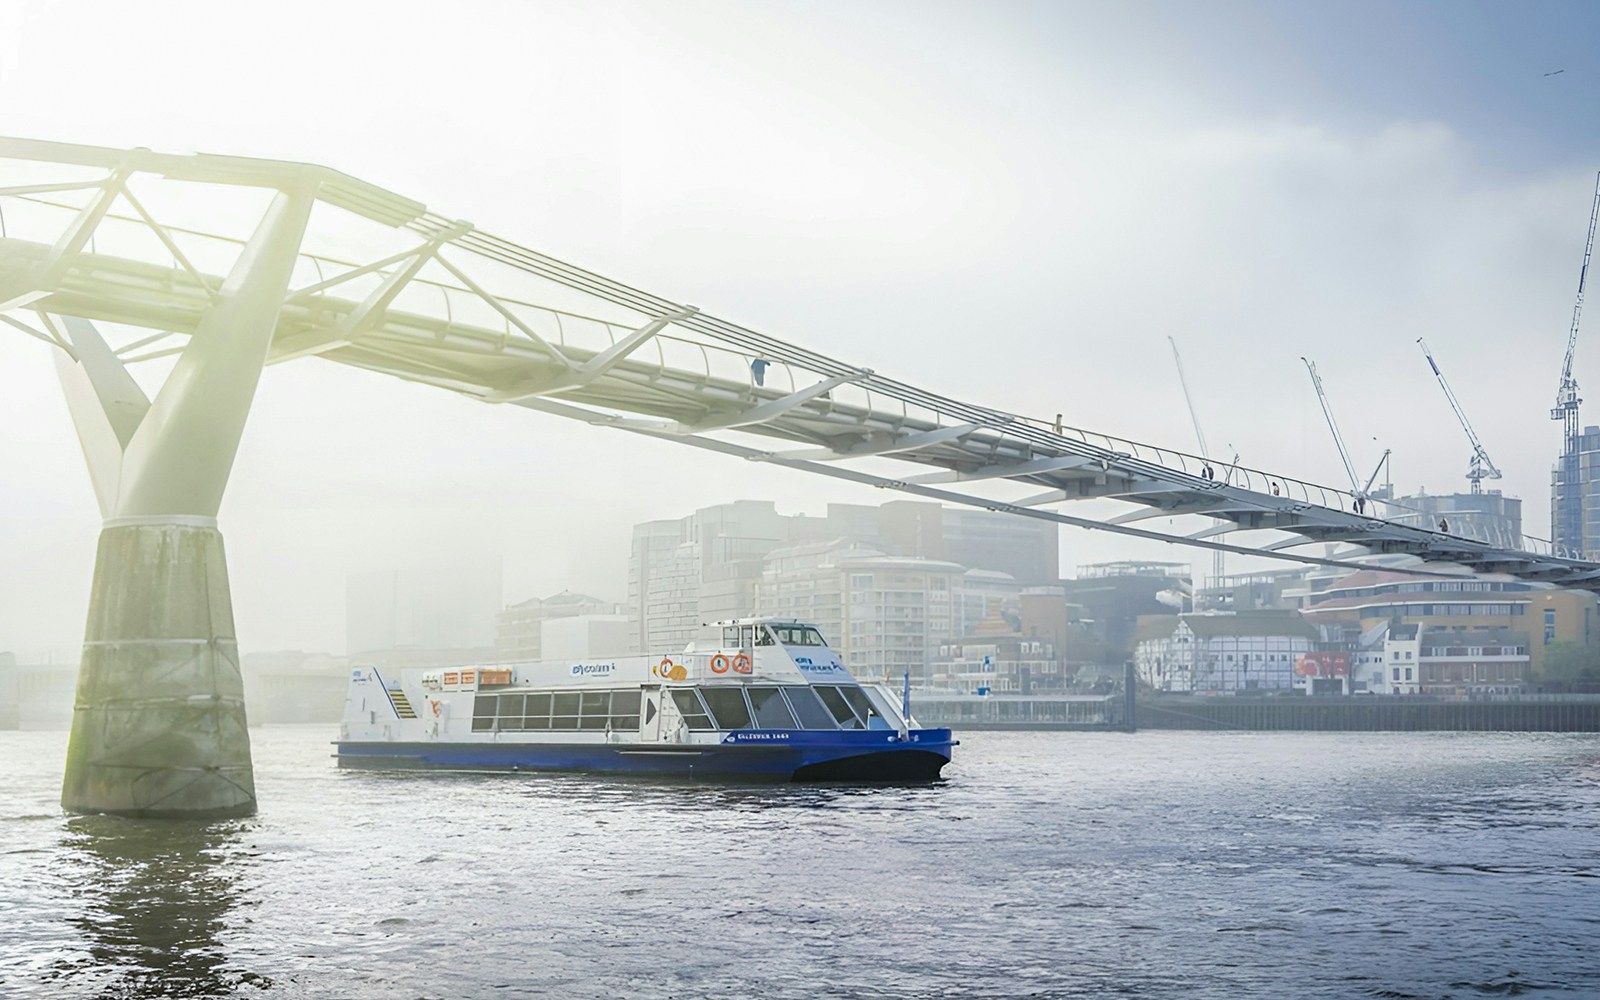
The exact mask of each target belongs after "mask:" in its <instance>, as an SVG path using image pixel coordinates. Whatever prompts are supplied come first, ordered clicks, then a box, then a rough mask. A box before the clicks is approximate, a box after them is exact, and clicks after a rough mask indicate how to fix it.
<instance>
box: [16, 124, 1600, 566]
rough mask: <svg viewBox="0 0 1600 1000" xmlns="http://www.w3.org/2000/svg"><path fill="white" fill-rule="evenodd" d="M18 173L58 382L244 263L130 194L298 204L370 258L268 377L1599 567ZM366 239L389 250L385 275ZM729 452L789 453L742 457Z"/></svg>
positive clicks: (670, 318)
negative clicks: (295, 229)
mask: <svg viewBox="0 0 1600 1000" xmlns="http://www.w3.org/2000/svg"><path fill="white" fill-rule="evenodd" d="M19 164H21V165H25V166H30V167H35V168H45V169H44V170H42V171H37V172H40V173H44V174H47V175H48V174H52V173H53V174H54V176H53V177H51V179H48V180H33V181H32V182H30V183H22V184H10V185H5V186H0V213H3V214H4V216H5V218H6V221H5V223H4V236H3V237H0V307H3V308H4V309H5V310H9V312H6V313H4V314H3V315H0V319H3V320H4V322H6V323H8V324H10V325H11V326H12V327H14V328H16V329H18V330H20V331H22V332H24V333H27V334H29V335H31V336H34V337H38V338H40V339H42V340H45V341H47V342H50V343H53V344H55V345H56V346H58V347H60V348H61V349H62V352H63V354H64V355H66V356H67V357H69V358H78V357H79V348H78V347H77V345H76V344H75V343H74V338H73V335H72V332H71V330H63V329H62V328H63V326H65V325H66V324H64V323H63V322H61V321H58V320H57V319H55V317H58V316H75V317H79V318H82V319H85V320H105V321H110V322H117V323H124V324H129V325H133V326H138V327H144V328H148V329H149V330H151V331H152V336H150V337H148V338H141V339H140V340H137V341H135V342H133V343H129V344H125V345H122V346H121V347H119V348H117V349H116V350H115V351H114V352H113V354H114V357H115V359H116V361H117V362H118V363H120V364H124V365H127V364H137V363H140V362H144V361H150V360H153V359H156V358H160V357H164V356H167V355H171V354H178V353H181V352H183V351H184V350H185V347H186V345H187V344H188V343H190V342H192V341H198V340H204V339H205V338H204V336H203V334H204V333H205V329H204V327H203V326H202V322H203V321H204V320H205V319H206V318H207V317H208V316H211V315H213V307H214V306H215V305H216V304H217V303H218V301H219V299H220V297H221V293H222V291H223V284H224V279H223V277H222V276H221V273H222V271H223V269H220V268H219V269H216V270H207V269H205V268H204V267H203V266H201V265H198V264H197V263H196V262H197V261H199V260H200V259H201V258H202V256H205V257H207V258H209V259H212V260H216V259H218V256H219V252H220V256H221V257H222V258H227V257H229V256H235V257H236V256H237V254H238V252H239V251H240V250H241V249H242V248H243V247H244V246H245V243H246V239H245V237H246V236H247V234H248V230H245V229H241V231H240V232H238V233H229V232H227V231H225V230H224V229H223V227H217V228H216V229H214V230H209V231H205V232H201V231H198V230H196V229H193V228H185V227H184V226H182V225H181V224H174V223H172V222H169V221H166V220H162V219H158V218H156V217H155V214H154V213H153V212H152V211H151V210H150V208H149V207H148V206H147V205H146V204H145V202H146V201H148V200H150V199H149V198H148V197H146V196H144V195H143V194H142V193H139V194H136V192H138V191H139V183H140V182H141V181H144V180H148V181H150V182H151V183H152V186H167V187H171V186H174V185H177V186H187V187H191V188H193V187H198V186H201V185H232V186H242V187H250V188H260V189H265V190H267V191H276V192H285V193H286V192H292V191H304V192H307V193H308V194H309V196H310V197H313V198H315V200H316V201H317V203H318V205H317V211H316V212H315V213H313V220H312V228H313V229H315V228H316V224H317V223H318V222H319V221H320V222H322V223H324V224H330V225H329V228H330V229H331V227H332V225H342V226H343V228H342V230H341V231H340V232H339V233H338V236H337V238H338V239H339V240H340V241H341V242H342V243H344V244H345V245H346V246H348V245H351V244H352V243H359V242H362V237H363V236H364V237H365V241H364V242H365V243H366V244H367V245H368V247H370V248H372V250H371V253H370V254H369V255H368V256H360V257H357V256H354V255H349V256H344V257H340V256H338V255H330V254H325V253H317V252H314V251H313V250H311V249H309V247H306V246H302V248H301V251H300V253H299V255H298V257H297V260H296V264H295V270H294V280H293V281H292V282H291V283H290V287H289V289H288V291H287V294H286V296H285V297H284V299H283V301H282V303H281V307H279V309H278V315H277V324H276V330H275V332H274V336H273V339H272V344H271V347H270V351H269V354H268V358H267V363H268V364H277V363H280V362H283V361H289V360H293V359H297V358H303V357H308V356H312V355H316V356H320V357H322V358H324V359H326V360H330V361H336V362H339V363H342V364H348V365H352V366H355V367H360V368H367V369H370V370H374V371H379V372H384V373H386V374H390V375H394V376H397V377H400V378H404V379H408V380H411V381H415V382H422V383H426V384H430V385H435V386H438V387H440V388H445V389H449V390H451V391H454V392H458V393H461V394H463V395H467V396H470V397H472V398H475V399H479V400H482V401H484V402H490V403H510V404H514V405H518V406H524V407H527V408H529V409H535V410H540V411H543V412H549V413H555V414H558V415H561V416H566V417H570V418H574V419H579V420H583V421H585V422H587V423H591V424H596V425H601V426H609V427H615V428H617V429H620V430H627V431H632V432H635V433H639V434H645V435H650V436H654V437H659V438H664V439H669V440H676V441H680V442H683V443H687V444H692V445H695V446H698V447H702V448H708V449H711V450H715V451H720V452H724V453H727V454H731V455H735V456H737V457H741V458H745V459H747V460H750V461H759V462H770V463H774V464H778V465H784V466H789V467H793V468H799V469H803V470H806V471H809V472H814V473H821V474H824V475H831V476H836V477H838V478H843V479H847V480H852V481H856V482H865V483H868V484H870V485H874V486H880V487H883V488H886V489H891V490H895V491H899V492H906V493H912V494H917V495H921V496H925V497H929V498H932V499H937V500H943V501H946V502H952V503H964V504H971V505H977V506H982V507H987V508H992V509H1001V510H1005V511H1008V512H1012V513H1017V514H1022V515H1025V516H1033V517H1044V518H1048V519H1052V520H1057V521H1060V522H1061V523H1065V524H1072V525H1076V526H1082V527H1088V528H1095V529H1100V530H1108V531H1115V532H1120V533H1123V534H1130V535H1138V536H1143V537H1149V538H1156V539H1160V540H1163V541H1179V542H1183V543H1185V544H1190V545H1197V546H1200V547H1206V548H1209V547H1213V546H1215V544H1216V543H1214V542H1209V541H1208V540H1207V539H1208V536H1209V535H1210V534H1211V533H1212V532H1213V531H1215V530H1228V531H1237V530H1240V529H1243V530H1247V531H1249V530H1268V529H1275V530H1277V531H1280V532H1288V533H1289V534H1290V535H1292V536H1295V537H1290V538H1287V539H1280V540H1278V541H1277V542H1276V543H1275V544H1256V545H1233V546H1226V548H1228V549H1229V550H1230V551H1238V552H1241V553H1248V554H1257V555H1267V556H1273V557H1278V558H1287V559H1292V560H1296V561H1306V562H1327V561H1330V560H1328V559H1324V558H1322V557H1312V556H1307V555H1304V554H1294V553H1292V552H1290V551H1287V550H1290V549H1292V548H1293V547H1295V546H1297V545H1300V544H1306V543H1325V542H1344V543H1353V544H1355V545H1359V546H1361V547H1362V548H1363V549H1365V550H1367V551H1370V552H1379V553H1395V552H1403V553H1409V554H1412V555H1416V556H1418V557H1420V558H1422V559H1424V560H1428V561H1436V562H1437V561H1443V562H1455V563H1460V564H1461V565H1463V566H1467V567H1469V568H1472V569H1475V570H1480V571H1485V572H1506V573H1511V574H1512V575H1515V576H1518V577H1522V578H1526V579H1536V580H1547V581H1550V582H1553V583H1559V584H1561V585H1572V586H1586V585H1587V586H1590V589H1597V590H1600V565H1597V564H1596V563H1593V562H1589V561H1587V560H1586V559H1584V558H1582V554H1581V553H1577V552H1567V551H1560V550H1556V549H1553V548H1552V547H1551V546H1550V545H1549V543H1547V542H1544V541H1543V540H1539V539H1534V538H1531V537H1528V538H1526V539H1525V542H1526V545H1525V547H1524V548H1522V549H1518V550H1507V549H1495V548H1491V547H1487V546H1486V545H1484V544H1483V543H1480V542H1478V541H1477V540H1475V539H1472V538H1466V537H1459V536H1457V535H1446V534H1443V533H1439V532H1430V531H1425V530H1421V529H1417V528H1405V527H1401V526H1398V525H1393V524H1387V523H1385V521H1384V519H1383V518H1381V517H1379V518H1374V517H1359V516H1356V515H1355V514H1354V513H1353V512H1352V510H1351V500H1352V499H1353V497H1352V495H1351V493H1350V492H1349V491H1347V490H1341V489H1336V488H1332V487H1327V486H1321V485H1318V484H1315V483H1310V482H1306V481H1302V480H1297V479H1294V478H1292V477H1288V476H1282V475H1277V474H1274V473H1270V472H1264V471H1260V470H1255V469H1247V468H1242V467H1231V466H1230V465H1229V463H1227V462H1226V461H1224V460H1219V459H1216V458H1211V459H1210V462H1211V464H1212V465H1213V466H1214V467H1217V468H1219V469H1221V470H1225V471H1226V472H1227V473H1228V475H1227V476H1221V475H1219V477H1218V479H1217V480H1206V479H1202V478H1201V477H1200V476H1199V471H1200V468H1201V466H1202V464H1203V463H1204V462H1205V461H1206V459H1203V458H1202V457H1201V456H1196V455H1192V454H1188V453H1185V452H1181V451H1178V450H1175V449H1170V448H1162V447H1158V446H1154V445H1148V444H1141V443H1138V442H1132V441H1126V440H1122V439H1119V438H1116V437H1113V436H1110V435H1106V434H1101V433H1098V432H1094V431H1087V430H1080V429H1077V428H1072V427H1065V426H1061V425H1060V424H1059V422H1056V421H1051V420H1047V419H1036V418H1031V417H1028V416H1024V415H1021V414H1015V413H1008V412H1005V411H1003V410H999V409H995V408H992V407H987V406H982V405H979V404H974V403H968V402H964V401H960V400H955V399H951V398H948V397H944V396H939V395H936V394H934V393H931V392H928V391H925V390H922V389H919V388H917V387H915V386H912V385H909V384H907V383H904V382H899V381H896V380H894V379H892V378H890V377H888V376H886V375H880V374H877V373H875V372H874V371H872V370H871V369H867V368H862V367H859V366H856V365H852V364H848V363H846V362H843V361H840V360H837V359H834V358H830V357H826V356H824V355H821V354H818V353H816V352H814V351H809V350H807V349H805V348H803V347H800V346H798V345H796V344H791V343H787V342H784V341H781V340H778V339H776V338H773V337H769V336H765V335H762V334H759V333H757V332H755V331H753V330H750V329H748V328H745V327H742V326H738V325H736V324H734V323H731V322H728V321H726V320H721V319H718V318H716V317H714V316H711V315H709V314H706V313H703V312H700V311H697V310H696V309H695V308H694V307H693V306H686V305H683V304H681V303H678V302H675V301H672V300H670V299H667V298H664V297H661V296H658V295H654V294H651V293H647V292H643V291H640V290H638V289H634V288H631V287H629V286H627V285H624V284H622V283H620V282H617V281H614V280H612V279H609V278H605V277H602V276H600V275H597V274H594V273H592V272H589V271H586V270H583V269H582V268H580V267H577V266H575V265H572V264H568V263H566V262H564V261H561V260H559V259H557V258H554V257H551V256H548V255H546V254H543V253H540V252H538V251H534V250H530V249H527V248H525V247H521V246H518V245H517V244H515V243H512V242H510V241H507V240H504V239H501V238H499V237H495V236H492V235H489V234H488V233H485V232H483V231H481V230H479V229H477V228H475V227H473V226H472V225H470V224H468V223H465V222H458V221H454V220H450V219H448V218H446V217H444V216H441V215H438V214H436V213H432V212H429V211H428V210H427V209H426V208H425V207H424V206H423V205H422V204H421V203H418V202H415V201H412V200H410V199H407V198H404V197H402V196H400V195H397V194H394V193H392V192H389V191H386V190H384V189H381V188H378V187H376V186H374V185H371V184H367V183H365V182H362V181H359V180H356V179H354V178H351V177H349V176H347V175H345V174H341V173H339V172H337V171H334V170H331V169H328V168H326V167H320V166H313V165H309V164H301V163H292V162H284V161H274V160H261V159H249V158H243V157H229V156H214V155H204V154H202V155H188V156H184V155H170V154H161V153H153V152H150V151H148V150H142V149H141V150H118V149H107V148H100V147H89V146H79V145H69V144H64V143H53V142H40V141H33V140H22V139H0V168H15V167H17V166H18V165H19ZM50 168H54V169H53V170H52V169H50ZM22 173H24V174H25V172H22ZM74 196H76V197H74ZM115 208H121V211H114V210H113V209H115ZM23 209H26V211H23ZM329 209H336V210H340V211H329ZM341 215H342V216H344V218H337V219H336V218H335V217H336V216H341ZM363 220H364V221H366V222H369V223H376V224H377V227H375V228H377V229H379V230H387V232H381V231H380V232H378V233H364V234H359V233H356V231H355V228H354V227H353V226H351V225H350V224H351V223H353V222H358V221H363ZM114 228H115V229H121V230H124V231H125V230H129V229H137V230H142V231H143V233H144V234H145V235H146V236H147V237H153V239H146V240H145V243H144V246H143V247H142V248H141V249H142V250H143V251H144V252H143V253H141V254H133V253H129V252H128V251H127V249H126V248H119V249H118V250H117V251H115V252H113V251H111V250H109V249H104V248H100V249H97V247H96V246H95V241H96V239H99V240H101V241H102V242H103V243H104V242H109V237H110V236H111V235H112V234H110V233H108V230H110V229H114ZM384 237H387V242H388V243H390V244H395V243H399V244H401V245H398V246H395V247H394V248H393V249H392V250H391V251H390V252H382V250H383V247H382V244H383V243H384V242H385V240H384ZM396 237H399V239H398V240H397V239H396ZM406 237H409V239H406ZM129 242H131V241H129ZM309 242H310V236H309V235H308V238H307V243H309ZM507 284H514V285H515V286H516V287H502V286H505V285H507ZM489 286H494V288H495V290H494V291H490V290H489ZM74 327H75V328H76V329H85V328H87V324H75V325H74ZM197 333H198V334H202V336H201V337H198V338H197V337H196V334H197ZM757 359H760V360H761V361H764V362H766V364H765V365H764V366H761V367H763V368H764V372H763V377H762V378H760V379H758V378H756V377H755V376H754V375H753V372H752V368H751V362H752V361H756V360H757ZM80 360H82V359H80ZM728 431H739V432H745V433H746V434H754V435H759V436H761V437H763V438H767V439H771V440H773V441H777V442H782V443H783V444H782V445H781V446H776V447H775V446H772V445H768V446H764V447H763V446H758V445H757V444H753V443H748V442H746V443H738V442H735V441H731V440H729V439H728V437H727V435H726V433H725V432H728ZM873 457H887V458H893V459H896V460H899V461H900V462H904V463H912V464H915V465H918V466H922V467H924V468H926V469H930V470H933V471H928V472H924V473H922V474H915V475H904V476H899V477H895V476H890V475H878V474H872V473H868V472H863V471H860V470H859V469H858V467H857V460H861V459H868V458H873ZM996 483H1011V484H1019V485H1023V486H1027V487H1030V488H1035V489H1034V490H1033V492H1032V494H1031V495H1028V496H1022V497H1016V498H1011V499H1001V498H999V496H998V495H997V494H996V493H994V491H991V490H989V489H987V487H988V486H990V485H991V484H996ZM1274 485H1276V486H1277V487H1278V492H1277V493H1276V494H1274V493H1273V492H1272V487H1273V486H1274ZM1093 497H1112V498H1115V499H1118V500H1124V501H1127V502H1128V503H1130V504H1134V505H1139V506H1142V507H1145V508H1148V509H1147V510H1142V511H1133V512H1130V513H1128V514H1125V515H1123V516H1120V517H1113V518H1110V519H1109V520H1095V519H1088V518H1078V517H1074V516H1071V515H1067V514H1064V513H1062V512H1060V511H1059V510H1056V509H1055V508H1056V506H1057V505H1059V504H1062V503H1065V502H1067V501H1071V500H1077V499H1083V498H1093ZM1175 514H1199V515H1204V516H1205V517H1208V518H1211V519H1213V520H1215V521H1217V522H1227V523H1226V524H1219V525H1218V528H1216V529H1208V530H1206V531H1202V532H1198V533H1194V534H1189V535H1181V536H1174V535H1170V534H1165V533H1162V532H1158V531H1151V530H1148V529H1140V528H1136V527H1134V525H1135V523H1136V522H1138V521H1140V520H1142V519H1144V518H1147V517H1171V516H1173V515H1175ZM1354 554H1357V553H1355V552H1352V553H1351V555H1354ZM1345 558H1346V557H1340V558H1337V559H1333V560H1331V561H1333V562H1343V561H1345Z"/></svg>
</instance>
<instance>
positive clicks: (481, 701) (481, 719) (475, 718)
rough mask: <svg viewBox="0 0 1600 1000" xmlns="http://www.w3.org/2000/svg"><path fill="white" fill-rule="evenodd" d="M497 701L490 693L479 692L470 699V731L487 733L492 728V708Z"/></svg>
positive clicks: (493, 708)
mask: <svg viewBox="0 0 1600 1000" xmlns="http://www.w3.org/2000/svg"><path fill="white" fill-rule="evenodd" d="M498 701H499V699H497V698H496V697H495V696H494V695H492V694H480V695H478V696H477V697H476V698H474V699H473V700H472V731H473V732H475V733H487V732H491V731H492V730H493V729H494V710H495V707H496V703H497V702H498Z"/></svg>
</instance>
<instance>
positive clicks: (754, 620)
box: [701, 615, 811, 628]
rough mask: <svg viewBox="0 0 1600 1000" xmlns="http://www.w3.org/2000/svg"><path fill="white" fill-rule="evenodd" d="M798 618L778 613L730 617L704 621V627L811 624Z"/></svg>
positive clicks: (702, 625)
mask: <svg viewBox="0 0 1600 1000" xmlns="http://www.w3.org/2000/svg"><path fill="white" fill-rule="evenodd" d="M810 624H811V623H810V622H807V621H801V620H800V619H798V618H780V617H779V616H777V615H755V616H752V617H750V618H728V619H724V620H723V621H719V622H703V623H702V624H701V627H702V628H716V627H719V626H720V627H722V628H729V627H731V626H734V625H810Z"/></svg>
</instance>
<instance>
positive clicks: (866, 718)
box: [839, 687, 882, 729]
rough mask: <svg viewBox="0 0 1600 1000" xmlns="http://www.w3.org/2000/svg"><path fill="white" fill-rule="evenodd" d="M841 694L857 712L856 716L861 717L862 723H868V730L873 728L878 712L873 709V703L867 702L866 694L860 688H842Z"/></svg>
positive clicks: (840, 689)
mask: <svg viewBox="0 0 1600 1000" xmlns="http://www.w3.org/2000/svg"><path fill="white" fill-rule="evenodd" d="M839 693H840V694H842V695H844V699H845V701H848V702H849V703H850V707H851V708H853V709H855V710H856V714H857V715H859V716H860V717H861V721H862V722H864V723H866V725H867V728H868V729H871V728H873V726H872V720H873V719H874V718H876V717H878V710H877V709H876V708H873V707H872V703H871V702H870V701H868V700H867V694H866V692H865V691H862V690H861V689H860V688H859V687H841V688H839ZM881 725H882V724H881V723H880V726H881Z"/></svg>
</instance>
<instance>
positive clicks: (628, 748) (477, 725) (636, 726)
mask: <svg viewBox="0 0 1600 1000" xmlns="http://www.w3.org/2000/svg"><path fill="white" fill-rule="evenodd" d="M956 745H957V741H956V740H954V739H952V736H951V732H950V730H948V729H924V728H922V727H920V726H919V725H918V724H917V723H916V720H915V719H914V718H912V716H911V711H910V688H909V683H908V684H907V686H906V688H905V691H904V693H903V695H902V697H901V698H899V699H897V698H895V697H894V695H893V693H891V692H890V690H889V689H888V688H887V687H885V686H884V685H881V684H870V683H861V682H860V681H858V680H857V679H856V678H855V677H854V676H852V675H851V673H850V671H849V669H848V668H846V666H845V664H844V661H843V660H842V659H841V658H840V656H839V654H838V652H837V651H835V650H834V649H832V648H830V647H829V646H828V645H827V643H826V642H825V641H824V640H823V637H822V634H821V632H820V631H819V630H818V629H817V628H816V627H815V626H814V625H810V624H806V623H805V622H802V621H799V620H797V619H792V618H771V617H758V618H740V619H734V620H731V621H721V622H713V623H711V624H709V625H707V626H704V627H703V628H702V629H701V631H700V633H699V634H697V635H696V637H695V638H694V640H693V641H691V642H690V643H689V644H688V645H687V646H686V647H685V648H684V649H683V650H682V651H681V652H676V653H670V654H666V655H643V656H637V655H636V656H619V657H599V658H596V657H587V658H584V659H581V660H571V659H563V660H543V661H539V662H533V663H493V664H488V663H483V664H472V665H456V666H448V667H430V668H420V669H419V668H411V669H401V670H398V671H392V672H389V673H385V672H384V671H380V670H379V669H378V668H377V667H373V666H357V667H353V668H352V669H351V672H350V688H349V693H348V695H347V696H346V699H345V708H344V716H343V719H342V720H341V722H340V724H339V739H338V741H337V746H338V753H337V757H338V760H339V763H340V765H341V766H352V767H385V768H396V767H425V768H454V769H496V770H528V771H610V772H634V773H641V774H656V775H677V776H682V777H691V778H733V779H756V780H773V781H897V782H916V781H933V780H937V779H938V778H939V777H940V771H941V769H942V768H943V767H944V766H945V765H946V764H948V763H949V762H950V754H951V749H952V748H953V747H955V746H956Z"/></svg>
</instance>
